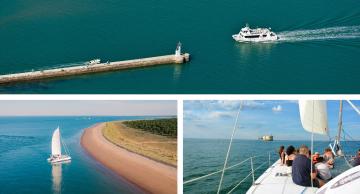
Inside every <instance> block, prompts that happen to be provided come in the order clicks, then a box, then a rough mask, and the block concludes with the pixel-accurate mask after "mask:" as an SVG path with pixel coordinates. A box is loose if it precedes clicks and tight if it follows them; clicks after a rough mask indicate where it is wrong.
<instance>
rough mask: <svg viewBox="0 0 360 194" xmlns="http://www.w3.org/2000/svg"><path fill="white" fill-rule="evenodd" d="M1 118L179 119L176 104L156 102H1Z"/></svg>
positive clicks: (172, 102)
mask: <svg viewBox="0 0 360 194" xmlns="http://www.w3.org/2000/svg"><path fill="white" fill-rule="evenodd" d="M0 107H1V108H0V116H41V115H49V116H63V115H70V116H77V115H91V116H176V115H177V102H176V101H175V100H173V101H166V100H165V101H156V100H149V101H143V100H132V101H131V100H20V101H19V100H17V101H12V100H0Z"/></svg>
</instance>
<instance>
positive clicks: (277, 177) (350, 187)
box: [247, 100, 360, 194]
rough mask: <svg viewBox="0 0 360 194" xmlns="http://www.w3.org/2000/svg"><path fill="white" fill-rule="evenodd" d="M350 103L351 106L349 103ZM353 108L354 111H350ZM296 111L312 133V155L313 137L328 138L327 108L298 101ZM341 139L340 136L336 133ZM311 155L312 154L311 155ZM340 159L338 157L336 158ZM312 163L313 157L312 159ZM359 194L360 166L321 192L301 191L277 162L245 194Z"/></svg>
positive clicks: (320, 103)
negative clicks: (318, 135)
mask: <svg viewBox="0 0 360 194" xmlns="http://www.w3.org/2000/svg"><path fill="white" fill-rule="evenodd" d="M349 103H351V102H350V101H349ZM353 108H356V107H353ZM299 111H300V118H301V124H302V126H303V128H304V129H305V130H306V131H308V132H310V133H311V150H312V151H313V149H312V148H313V134H314V133H316V134H320V135H327V134H328V123H327V108H326V101H318V100H305V101H299ZM339 115H340V116H339V119H340V120H339V123H340V124H339V130H340V131H341V129H342V128H341V126H340V125H342V101H341V102H340V114H339ZM338 136H340V132H339V133H338ZM335 143H338V144H334V146H332V148H333V147H338V149H337V150H336V151H335V150H333V152H334V153H339V152H341V151H339V149H340V145H339V143H340V140H339V138H336V140H335ZM312 153H313V152H312ZM338 156H339V155H338ZM311 160H312V157H311ZM359 191H360V166H357V167H353V168H350V169H349V170H347V171H345V172H343V173H341V174H340V175H338V176H336V177H335V178H333V179H332V180H331V181H329V182H328V183H326V184H325V185H324V186H322V187H321V188H320V189H318V188H315V187H304V186H299V185H296V184H295V183H293V181H292V176H291V167H287V166H285V165H281V162H280V160H278V161H276V162H275V163H274V164H273V165H271V166H270V167H269V168H268V169H267V170H266V171H265V172H264V173H263V174H262V175H261V176H260V177H259V178H258V179H257V180H256V181H255V182H254V184H253V185H252V186H251V187H250V189H249V190H248V191H247V194H267V193H269V192H272V193H283V194H288V193H289V194H292V193H294V194H307V193H308V194H310V193H311V194H335V193H339V194H341V193H344V194H356V193H359Z"/></svg>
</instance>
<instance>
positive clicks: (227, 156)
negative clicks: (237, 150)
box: [217, 102, 241, 194]
mask: <svg viewBox="0 0 360 194" xmlns="http://www.w3.org/2000/svg"><path fill="white" fill-rule="evenodd" d="M240 110H241V102H240V105H239V111H238V113H237V116H236V120H235V124H234V128H233V131H232V134H231V138H230V143H229V147H228V150H227V153H226V157H225V162H224V167H223V169H222V173H221V178H220V182H219V187H218V190H217V194H219V193H220V190H221V184H222V181H223V178H224V172H225V168H226V165H227V161H228V158H229V153H230V149H231V144H232V141H233V137H234V135H235V131H236V126H237V123H238V119H239V115H240Z"/></svg>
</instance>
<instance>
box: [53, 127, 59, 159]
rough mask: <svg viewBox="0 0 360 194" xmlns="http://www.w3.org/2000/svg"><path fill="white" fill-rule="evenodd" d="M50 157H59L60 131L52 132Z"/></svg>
mask: <svg viewBox="0 0 360 194" xmlns="http://www.w3.org/2000/svg"><path fill="white" fill-rule="evenodd" d="M51 155H53V156H54V155H61V143H60V129H59V127H58V128H57V129H56V130H55V131H54V133H53V136H52V140H51Z"/></svg>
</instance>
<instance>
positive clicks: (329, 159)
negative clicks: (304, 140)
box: [323, 148, 334, 168]
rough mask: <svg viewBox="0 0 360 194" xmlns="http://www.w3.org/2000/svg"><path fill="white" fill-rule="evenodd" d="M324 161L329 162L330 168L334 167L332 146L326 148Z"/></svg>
mask: <svg viewBox="0 0 360 194" xmlns="http://www.w3.org/2000/svg"><path fill="white" fill-rule="evenodd" d="M323 157H324V161H325V162H326V163H327V165H328V167H329V168H334V154H333V152H332V150H331V148H326V149H325V152H324V154H323Z"/></svg>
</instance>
